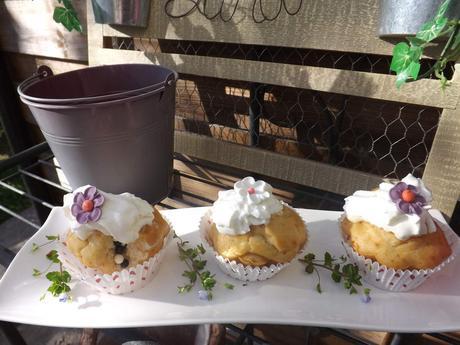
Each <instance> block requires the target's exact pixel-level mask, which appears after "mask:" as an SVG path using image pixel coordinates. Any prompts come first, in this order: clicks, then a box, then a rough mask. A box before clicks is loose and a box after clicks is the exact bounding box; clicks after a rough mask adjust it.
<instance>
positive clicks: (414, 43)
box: [406, 37, 426, 47]
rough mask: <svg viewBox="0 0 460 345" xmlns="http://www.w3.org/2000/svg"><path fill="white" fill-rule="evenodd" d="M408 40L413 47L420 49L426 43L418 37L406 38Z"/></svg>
mask: <svg viewBox="0 0 460 345" xmlns="http://www.w3.org/2000/svg"><path fill="white" fill-rule="evenodd" d="M406 40H408V41H409V43H410V45H411V47H418V46H421V45H422V44H425V43H426V42H425V41H424V40H422V39H420V38H417V37H406Z"/></svg>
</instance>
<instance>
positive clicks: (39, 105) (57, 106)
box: [20, 84, 174, 110]
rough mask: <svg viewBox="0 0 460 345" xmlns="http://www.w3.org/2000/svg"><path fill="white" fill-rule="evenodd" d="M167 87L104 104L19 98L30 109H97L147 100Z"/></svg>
mask: <svg viewBox="0 0 460 345" xmlns="http://www.w3.org/2000/svg"><path fill="white" fill-rule="evenodd" d="M171 85H174V84H171ZM168 86H169V85H163V86H162V87H160V88H157V89H154V90H151V91H149V92H146V93H142V94H140V95H133V96H130V97H126V98H118V99H113V100H109V101H105V102H96V103H78V104H48V103H36V102H32V101H29V100H28V99H26V98H23V97H22V96H21V97H20V98H21V101H22V102H24V103H25V104H27V105H28V106H32V107H35V108H40V109H50V110H51V109H82V108H98V107H105V106H111V105H114V104H118V103H125V102H133V101H137V100H140V99H143V98H147V97H150V96H152V95H155V94H157V93H161V92H164V91H166V90H167V89H166V88H167V87H168Z"/></svg>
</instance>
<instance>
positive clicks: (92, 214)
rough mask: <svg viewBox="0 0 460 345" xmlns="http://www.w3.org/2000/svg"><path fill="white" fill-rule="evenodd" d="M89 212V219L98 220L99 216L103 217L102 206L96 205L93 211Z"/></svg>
mask: <svg viewBox="0 0 460 345" xmlns="http://www.w3.org/2000/svg"><path fill="white" fill-rule="evenodd" d="M88 213H89V218H88V219H89V221H91V222H96V221H98V220H99V218H101V214H102V211H101V209H100V208H98V207H95V208H93V210H92V211H91V212H88Z"/></svg>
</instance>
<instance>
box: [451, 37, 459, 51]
mask: <svg viewBox="0 0 460 345" xmlns="http://www.w3.org/2000/svg"><path fill="white" fill-rule="evenodd" d="M459 46H460V35H458V34H457V36H455V41H454V43H452V47H451V48H450V50H456V49H457V48H458V47H459Z"/></svg>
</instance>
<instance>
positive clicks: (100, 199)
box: [93, 193, 104, 207]
mask: <svg viewBox="0 0 460 345" xmlns="http://www.w3.org/2000/svg"><path fill="white" fill-rule="evenodd" d="M93 202H94V207H99V206H102V204H103V203H104V196H103V195H102V194H100V193H97V194H96V195H95V197H94V199H93Z"/></svg>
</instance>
